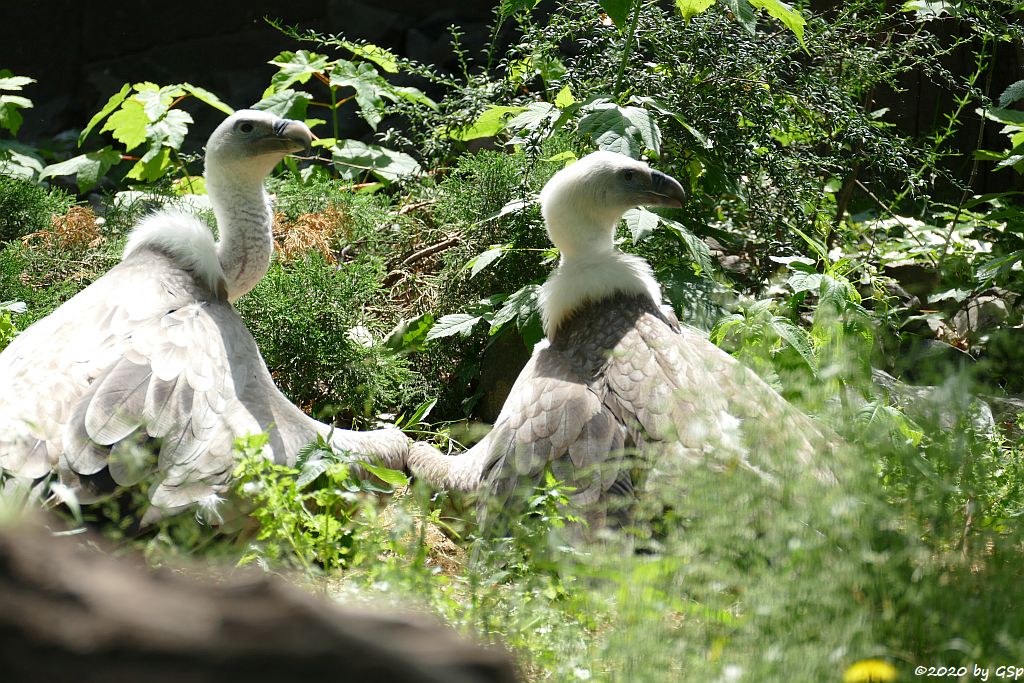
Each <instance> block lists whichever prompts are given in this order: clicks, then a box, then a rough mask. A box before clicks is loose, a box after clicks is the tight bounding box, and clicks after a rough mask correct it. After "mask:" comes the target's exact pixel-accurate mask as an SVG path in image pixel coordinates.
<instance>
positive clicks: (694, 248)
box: [659, 216, 715, 273]
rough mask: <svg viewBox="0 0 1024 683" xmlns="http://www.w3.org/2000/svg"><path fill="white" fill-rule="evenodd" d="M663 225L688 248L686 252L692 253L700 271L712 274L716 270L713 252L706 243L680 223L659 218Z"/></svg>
mask: <svg viewBox="0 0 1024 683" xmlns="http://www.w3.org/2000/svg"><path fill="white" fill-rule="evenodd" d="M659 218H661V222H662V224H663V225H664V226H665V227H666V228H667V229H668V230H669V231H670V232H671V233H672V234H674V235H675V236H676V237H678V238H679V240H680V241H681V242H682V243H683V246H685V247H686V251H688V252H689V253H690V258H692V259H693V261H694V263H696V264H697V265H698V266H700V269H701V270H702V271H703V272H705V273H711V272H713V271H714V270H715V261H714V259H713V258H712V257H711V250H710V249H709V248H708V245H707V244H705V243H704V240H702V239H701V238H699V237H697V236H696V235H694V234H693V233H692V232H690V231H689V230H688V229H687V228H686V227H685V226H684V225H683V224H682V223H678V222H676V221H674V220H671V219H669V218H665V217H664V216H659Z"/></svg>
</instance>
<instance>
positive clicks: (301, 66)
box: [263, 50, 331, 99]
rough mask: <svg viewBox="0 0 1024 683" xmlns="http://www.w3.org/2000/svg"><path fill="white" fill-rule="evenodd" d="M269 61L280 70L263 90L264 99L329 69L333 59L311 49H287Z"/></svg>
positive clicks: (305, 81) (303, 82)
mask: <svg viewBox="0 0 1024 683" xmlns="http://www.w3.org/2000/svg"><path fill="white" fill-rule="evenodd" d="M268 63H269V64H273V65H274V66H276V67H277V68H278V72H277V73H276V74H274V75H273V76H272V77H271V78H270V86H269V87H267V89H266V90H265V91H264V92H263V97H264V99H265V98H267V97H269V96H270V95H273V94H274V93H276V92H280V91H281V90H285V89H287V88H289V87H291V86H292V85H294V84H295V83H299V84H305V83H307V82H309V79H310V78H312V77H313V75H314V74H318V73H320V72H322V71H327V68H328V67H329V66H330V64H331V60H330V59H329V58H327V57H325V56H323V55H320V54H317V53H315V52H310V51H309V50H297V51H295V52H292V51H291V50H285V51H284V52H282V53H280V54H279V55H277V57H275V58H274V59H272V60H270V62H268Z"/></svg>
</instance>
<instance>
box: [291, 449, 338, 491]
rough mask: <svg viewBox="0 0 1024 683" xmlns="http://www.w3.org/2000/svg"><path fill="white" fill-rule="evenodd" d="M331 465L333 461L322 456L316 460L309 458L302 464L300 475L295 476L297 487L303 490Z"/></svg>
mask: <svg viewBox="0 0 1024 683" xmlns="http://www.w3.org/2000/svg"><path fill="white" fill-rule="evenodd" d="M330 466H331V462H330V461H328V460H324V459H322V458H320V459H316V460H310V459H308V456H307V459H306V461H305V462H304V463H303V464H302V466H301V468H300V470H299V476H298V477H296V478H295V488H297V489H298V490H300V491H301V490H303V489H305V488H306V487H307V486H309V485H310V484H312V483H313V482H314V481H316V480H317V479H318V478H319V477H320V475H321V474H323V473H324V472H326V471H327V468H329V467H330Z"/></svg>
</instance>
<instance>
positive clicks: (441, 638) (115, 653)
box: [0, 524, 518, 683]
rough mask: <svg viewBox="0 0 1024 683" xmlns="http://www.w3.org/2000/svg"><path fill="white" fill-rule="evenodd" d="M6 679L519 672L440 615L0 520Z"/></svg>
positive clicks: (466, 676) (0, 630)
mask: <svg viewBox="0 0 1024 683" xmlns="http://www.w3.org/2000/svg"><path fill="white" fill-rule="evenodd" d="M0 671H2V674H0V680H3V681H5V683H12V682H13V681H29V680H31V681H36V680H39V681H42V680H46V681H75V682H76V683H79V682H90V681H96V682H97V683H99V682H100V681H102V682H104V683H110V682H113V681H133V682H140V683H164V682H165V681H166V682H167V683H171V682H174V683H191V682H198V681H227V680H232V681H235V680H237V681H244V682H245V683H259V682H261V681H268V682H269V681H275V682H280V681H301V680H311V681H328V680H329V681H368V682H377V681H395V682H397V683H405V682H408V683H414V682H415V683H428V682H430V683H441V682H444V683H463V682H464V683H476V682H482V681H489V682H498V683H503V682H506V681H507V682H512V681H516V680H518V678H517V675H516V673H515V669H514V667H513V665H512V662H511V660H510V658H509V657H508V655H507V654H505V653H503V652H501V651H500V650H497V649H494V648H485V647H478V646H475V645H471V644H469V643H467V642H465V641H463V640H461V639H460V638H458V637H456V636H455V635H454V634H453V633H452V632H451V631H449V630H447V629H446V628H443V627H441V626H440V625H438V624H436V623H434V622H432V621H431V620H429V619H427V618H425V617H420V616H415V615H406V614H401V615H399V614H389V613H387V612H386V611H375V612H372V613H371V612H369V611H366V610H354V609H345V608H341V607H339V606H337V605H335V604H332V603H331V602H330V601H329V600H324V599H318V598H316V597H315V596H313V595H310V594H307V593H304V592H303V591H301V590H300V589H298V588H296V587H294V586H291V585H289V584H287V583H286V582H285V581H284V580H281V579H279V578H276V577H267V576H264V575H248V576H243V577H237V576H235V577H230V578H227V579H225V580H223V581H213V580H206V581H200V580H198V579H197V578H195V577H192V576H188V575H183V574H176V573H172V572H170V571H167V570H150V569H148V568H146V567H145V566H144V565H143V563H142V562H141V560H139V559H138V558H131V557H129V558H123V557H122V558H117V557H113V556H110V555H108V554H105V553H102V552H96V551H93V550H90V549H88V548H86V547H84V545H83V543H82V537H79V536H76V537H62V538H58V537H54V536H52V535H50V534H49V533H47V532H46V531H44V530H42V529H41V528H39V527H37V526H31V525H27V524H25V525H20V526H17V527H7V528H0Z"/></svg>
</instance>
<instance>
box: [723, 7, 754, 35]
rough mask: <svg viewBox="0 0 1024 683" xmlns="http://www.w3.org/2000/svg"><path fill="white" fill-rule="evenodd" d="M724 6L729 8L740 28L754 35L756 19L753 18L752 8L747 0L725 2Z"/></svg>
mask: <svg viewBox="0 0 1024 683" xmlns="http://www.w3.org/2000/svg"><path fill="white" fill-rule="evenodd" d="M725 6H726V7H728V8H729V11H730V12H732V15H733V16H734V17H735V18H736V21H738V22H740V26H742V27H743V28H744V29H746V31H747V33H749V34H750V35H754V33H755V32H756V31H757V18H756V17H755V16H754V8H753V7H751V6H750V2H749V1H748V0H725Z"/></svg>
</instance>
